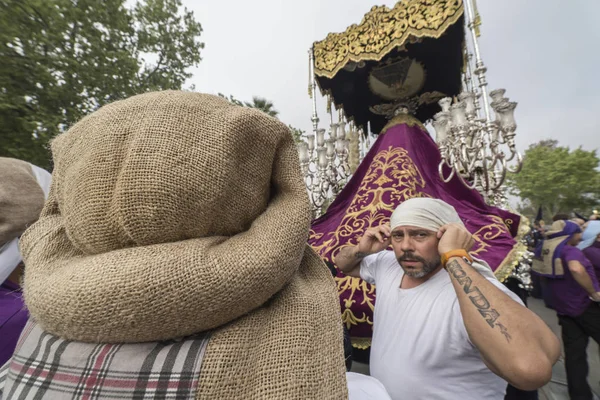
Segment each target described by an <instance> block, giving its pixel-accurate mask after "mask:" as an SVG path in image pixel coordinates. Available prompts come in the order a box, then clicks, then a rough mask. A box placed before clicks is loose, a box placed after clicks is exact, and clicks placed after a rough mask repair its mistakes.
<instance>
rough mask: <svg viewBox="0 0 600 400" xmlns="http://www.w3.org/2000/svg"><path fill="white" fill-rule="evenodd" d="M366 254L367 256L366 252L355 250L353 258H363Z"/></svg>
mask: <svg viewBox="0 0 600 400" xmlns="http://www.w3.org/2000/svg"><path fill="white" fill-rule="evenodd" d="M366 256H368V254H367V253H362V252H360V251H357V252H356V253H354V258H357V259H358V258H365V257H366Z"/></svg>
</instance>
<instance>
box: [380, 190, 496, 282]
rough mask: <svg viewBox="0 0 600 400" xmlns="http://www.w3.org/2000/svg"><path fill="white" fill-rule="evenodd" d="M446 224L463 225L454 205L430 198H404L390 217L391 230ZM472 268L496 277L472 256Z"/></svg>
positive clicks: (434, 229) (434, 226) (492, 277)
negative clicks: (401, 227) (403, 227)
mask: <svg viewBox="0 0 600 400" xmlns="http://www.w3.org/2000/svg"><path fill="white" fill-rule="evenodd" d="M447 224H458V225H461V226H465V225H464V224H463V222H462V220H461V219H460V217H459V216H458V213H457V212H456V210H455V209H454V207H452V206H451V205H450V204H448V203H446V202H444V201H442V200H438V199H430V198H412V199H408V200H406V201H405V202H404V203H402V204H400V205H399V206H398V207H397V208H396V210H394V213H393V214H392V217H391V219H390V228H391V230H394V229H395V228H397V227H399V226H414V227H418V228H423V229H428V230H430V231H434V232H437V231H438V230H439V229H440V228H441V227H442V226H444V225H447ZM473 268H475V269H476V270H477V271H478V272H479V273H480V274H481V275H483V276H485V277H486V278H488V279H496V277H495V275H494V272H493V271H492V269H491V268H490V266H489V265H488V264H487V263H486V262H485V261H484V260H480V259H478V258H475V257H473Z"/></svg>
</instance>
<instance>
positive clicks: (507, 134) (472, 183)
mask: <svg viewBox="0 0 600 400" xmlns="http://www.w3.org/2000/svg"><path fill="white" fill-rule="evenodd" d="M472 1H473V0H465V1H464V5H465V9H466V11H467V16H468V28H469V30H470V32H471V38H472V42H473V49H474V52H475V68H474V69H473V73H474V74H475V76H476V77H477V80H478V83H479V85H478V86H479V87H478V88H477V87H475V85H473V84H472V82H471V77H470V76H467V77H466V79H465V91H464V92H463V93H461V94H460V95H459V96H458V98H455V99H454V101H452V99H451V98H449V97H446V98H444V99H442V100H440V101H439V104H440V106H441V108H442V111H441V112H439V113H437V114H436V115H435V117H434V121H433V127H434V129H435V132H436V142H437V144H438V147H439V149H440V153H441V157H442V160H441V162H440V165H439V174H440V177H441V178H442V180H443V181H444V182H449V181H450V180H451V179H452V178H453V177H454V176H455V175H457V176H458V177H459V178H460V180H461V181H462V182H463V184H464V185H465V186H467V187H468V188H470V189H477V190H478V191H479V192H480V193H481V194H482V195H483V197H484V198H485V200H486V201H487V202H488V203H490V204H494V205H498V206H505V205H506V194H505V191H504V187H503V184H504V181H505V179H506V174H507V172H512V173H517V172H519V171H520V170H521V167H522V164H523V160H522V157H521V154H520V153H519V152H518V151H517V149H516V145H515V131H516V129H517V124H516V122H515V117H514V112H515V108H516V106H517V103H515V102H511V101H509V99H508V98H506V97H504V94H505V92H506V91H505V90H504V89H498V90H494V91H492V92H490V94H489V98H490V99H491V102H490V99H488V92H487V80H486V76H485V73H486V71H487V68H486V67H485V65H484V64H483V61H482V59H481V53H480V51H479V44H478V42H477V36H478V35H477V32H476V30H477V19H476V17H475V15H474V14H475V13H474V11H473V9H474V6H473V3H472ZM471 59H472V56H471V55H469V57H468V61H469V64H470V60H471ZM470 72H471V66H470V65H469V66H468V68H467V74H468V75H470ZM480 100H481V102H480ZM481 103H483V104H481ZM490 108H491V109H493V111H494V114H495V119H494V120H492V117H491V111H490ZM511 162H512V164H513V165H512V166H511V165H510V163H511ZM446 167H447V168H446ZM446 171H449V172H446Z"/></svg>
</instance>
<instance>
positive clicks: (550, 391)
mask: <svg viewBox="0 0 600 400" xmlns="http://www.w3.org/2000/svg"><path fill="white" fill-rule="evenodd" d="M527 302H528V305H529V308H530V309H531V310H533V311H534V312H535V313H536V314H537V315H539V316H540V317H541V318H542V319H543V320H544V321H545V322H546V324H548V326H549V327H550V328H551V329H552V331H554V333H555V334H556V335H557V336H558V337H559V338H560V326H559V325H558V319H557V318H556V313H555V312H554V311H553V310H550V309H548V308H546V307H545V306H544V302H543V301H542V300H539V299H533V298H529V299H527ZM561 344H562V340H561ZM563 355H564V349H563ZM588 362H589V365H590V374H589V376H588V382H589V383H590V386H591V387H592V390H593V391H594V392H595V393H596V394H597V395H598V394H600V349H599V347H598V344H597V343H596V342H594V341H593V340H590V345H589V346H588ZM566 384H567V380H566V374H565V370H564V364H563V363H562V359H561V360H560V361H559V362H558V363H557V364H556V365H555V366H554V370H553V374H552V382H550V383H549V384H548V385H546V386H545V387H543V388H542V389H541V390H540V400H546V399H547V400H563V399H564V400H568V399H569V396H568V392H567V386H566Z"/></svg>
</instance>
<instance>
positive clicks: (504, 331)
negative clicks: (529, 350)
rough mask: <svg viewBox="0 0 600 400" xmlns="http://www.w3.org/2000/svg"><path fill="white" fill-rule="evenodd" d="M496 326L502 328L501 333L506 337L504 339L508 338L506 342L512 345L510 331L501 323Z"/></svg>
mask: <svg viewBox="0 0 600 400" xmlns="http://www.w3.org/2000/svg"><path fill="white" fill-rule="evenodd" d="M496 326H497V327H498V328H500V332H501V333H502V334H503V335H504V337H505V338H506V341H507V342H508V343H510V340H511V339H512V336H510V333H508V329H506V327H505V326H504V325H502V324H501V323H500V322H496Z"/></svg>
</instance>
